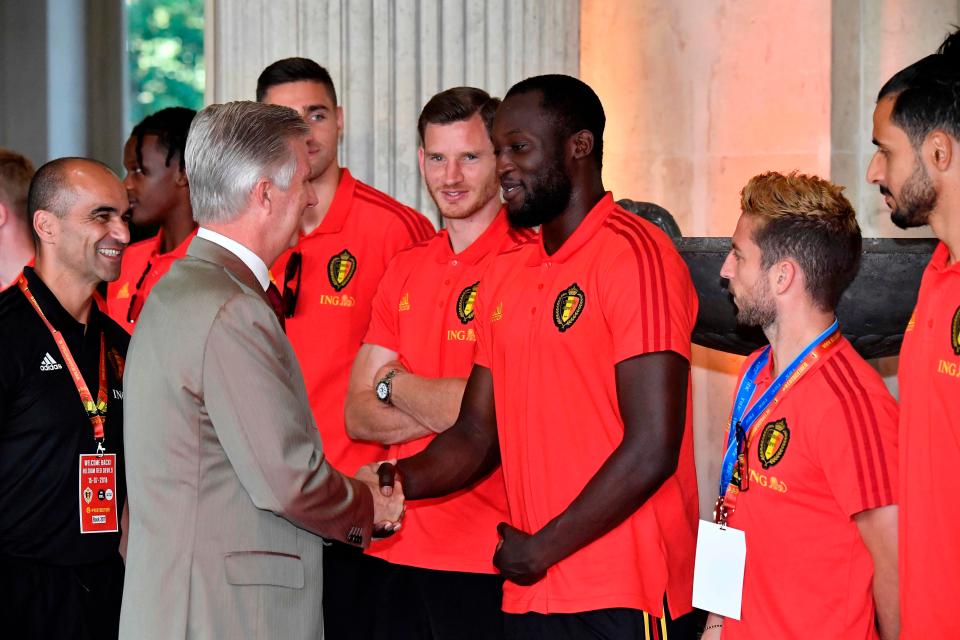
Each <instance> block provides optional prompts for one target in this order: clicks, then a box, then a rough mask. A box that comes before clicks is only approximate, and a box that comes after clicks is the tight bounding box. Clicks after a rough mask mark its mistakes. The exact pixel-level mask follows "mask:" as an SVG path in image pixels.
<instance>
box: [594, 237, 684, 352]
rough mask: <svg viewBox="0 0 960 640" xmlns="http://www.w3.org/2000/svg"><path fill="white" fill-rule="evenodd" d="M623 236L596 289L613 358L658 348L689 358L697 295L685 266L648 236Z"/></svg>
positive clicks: (653, 350) (669, 249) (655, 350)
mask: <svg viewBox="0 0 960 640" xmlns="http://www.w3.org/2000/svg"><path fill="white" fill-rule="evenodd" d="M623 237H624V240H625V242H626V245H627V246H626V247H625V248H624V249H623V250H622V251H620V252H618V254H617V255H615V256H613V260H612V263H611V264H610V265H609V266H608V268H607V269H606V273H605V274H604V275H603V277H602V278H601V282H602V286H601V290H600V304H601V306H602V309H603V314H604V317H605V318H606V321H607V326H608V327H609V328H610V332H611V334H612V335H613V352H614V359H615V361H616V362H622V361H624V360H626V359H628V358H632V357H634V356H638V355H642V354H644V353H654V352H657V351H675V352H676V353H679V354H680V355H682V356H683V357H684V358H686V359H687V360H690V336H691V334H692V333H693V325H694V323H695V321H696V317H697V295H696V292H695V291H694V289H693V283H692V281H691V280H690V273H689V271H688V270H687V265H686V264H685V263H684V262H683V259H682V258H681V257H680V255H679V254H678V253H677V252H676V250H674V249H673V248H672V247H669V248H668V247H665V246H663V245H661V244H658V243H657V242H656V241H655V239H654V237H653V236H652V235H647V236H645V235H644V234H642V233H641V234H637V235H632V234H631V235H630V236H627V235H625V234H624V236H623Z"/></svg>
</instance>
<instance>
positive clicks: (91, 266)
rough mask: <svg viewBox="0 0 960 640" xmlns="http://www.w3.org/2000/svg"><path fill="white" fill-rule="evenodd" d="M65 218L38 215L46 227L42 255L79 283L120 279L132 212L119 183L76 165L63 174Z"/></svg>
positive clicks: (94, 169)
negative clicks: (121, 263)
mask: <svg viewBox="0 0 960 640" xmlns="http://www.w3.org/2000/svg"><path fill="white" fill-rule="evenodd" d="M64 171H65V176H64V178H65V182H66V183H67V186H66V187H65V191H66V193H65V197H64V201H65V204H66V211H65V212H64V214H63V216H62V217H60V216H57V215H54V214H53V213H51V212H43V211H38V212H37V213H36V214H35V215H36V216H42V217H43V218H44V219H45V220H46V223H47V225H48V227H47V228H48V230H49V233H48V234H43V235H42V236H41V238H42V243H41V251H44V252H46V251H50V252H51V253H52V255H53V257H54V259H55V262H56V263H57V264H58V265H59V266H60V267H61V268H64V269H65V270H66V271H69V272H70V274H71V277H75V278H77V279H79V280H81V281H83V282H97V283H99V282H103V281H106V282H112V281H114V280H116V279H117V278H118V277H119V276H120V262H121V260H122V258H123V251H124V249H125V248H126V246H127V244H128V243H129V242H130V230H129V221H130V208H129V204H128V201H127V194H126V191H125V190H124V188H123V184H121V182H120V180H119V179H118V178H117V177H116V176H115V175H113V173H111V172H110V171H108V170H106V169H104V168H102V167H100V166H98V165H95V164H92V163H89V162H77V163H73V164H71V165H70V166H69V167H67V168H66V169H65V170H64Z"/></svg>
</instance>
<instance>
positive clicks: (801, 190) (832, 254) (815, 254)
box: [740, 171, 863, 311]
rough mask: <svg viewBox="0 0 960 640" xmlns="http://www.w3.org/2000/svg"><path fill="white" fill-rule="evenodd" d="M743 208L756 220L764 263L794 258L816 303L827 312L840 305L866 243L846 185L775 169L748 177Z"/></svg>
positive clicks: (755, 234) (742, 194) (742, 195)
mask: <svg viewBox="0 0 960 640" xmlns="http://www.w3.org/2000/svg"><path fill="white" fill-rule="evenodd" d="M740 207H741V209H742V210H743V213H744V215H750V216H754V217H755V218H756V219H757V221H758V224H757V227H756V229H755V230H754V232H753V241H754V242H756V243H757V246H759V247H760V252H761V254H762V258H761V266H762V267H763V268H764V269H765V270H766V269H769V268H770V267H771V266H773V265H774V264H776V263H777V262H779V261H780V260H783V259H784V258H792V259H793V260H796V262H797V264H798V265H799V266H800V269H801V270H802V271H803V274H804V276H805V277H806V286H807V292H808V293H809V294H810V297H811V298H812V299H813V301H814V303H815V304H816V305H817V306H818V307H819V308H820V309H821V310H823V311H833V310H834V309H836V308H837V303H838V302H839V301H840V296H841V294H843V291H844V289H846V288H847V286H848V285H849V284H850V283H851V282H852V281H853V278H854V276H855V275H856V274H857V268H858V266H859V265H860V251H861V248H862V244H863V240H862V238H861V236H860V225H858V224H857V214H856V212H855V211H854V210H853V206H852V205H851V204H850V201H849V200H847V198H846V196H844V195H843V187H840V186H837V185H835V184H833V183H831V182H828V181H827V180H824V179H822V178H818V177H817V176H807V175H803V174H800V173H797V172H796V171H794V172H793V173H790V174H788V175H783V174H780V173H776V172H773V171H771V172H768V173H763V174H760V175H758V176H754V177H753V178H751V179H750V181H749V182H748V183H747V185H746V186H745V187H744V188H743V191H741V192H740Z"/></svg>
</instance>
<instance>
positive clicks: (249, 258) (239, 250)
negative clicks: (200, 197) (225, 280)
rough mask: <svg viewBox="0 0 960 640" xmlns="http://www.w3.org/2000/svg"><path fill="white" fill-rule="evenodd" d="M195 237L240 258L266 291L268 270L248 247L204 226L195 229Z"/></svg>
mask: <svg viewBox="0 0 960 640" xmlns="http://www.w3.org/2000/svg"><path fill="white" fill-rule="evenodd" d="M197 237H198V238H203V239H204V240H209V241H210V242H212V243H214V244H218V245H220V246H221V247H223V248H224V249H226V250H227V251H229V252H230V253H232V254H233V255H235V256H237V257H238V258H240V260H242V261H243V264H245V265H247V267H248V268H249V269H250V271H253V275H255V276H256V277H257V282H259V283H260V286H261V287H263V290H264V291H266V290H267V288H268V287H269V286H270V272H269V271H267V265H266V263H264V261H263V260H261V259H260V256H258V255H257V254H255V253H254V252H253V251H250V249H247V248H246V247H245V246H243V245H242V244H240V243H239V242H237V241H236V240H233V239H232V238H228V237H227V236H225V235H223V234H220V233H217V232H216V231H211V230H210V229H207V228H206V227H200V228H199V229H198V230H197Z"/></svg>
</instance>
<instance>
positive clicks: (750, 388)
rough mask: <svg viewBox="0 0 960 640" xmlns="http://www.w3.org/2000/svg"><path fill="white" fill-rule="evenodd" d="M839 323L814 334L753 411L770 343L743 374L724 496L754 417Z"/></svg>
mask: <svg viewBox="0 0 960 640" xmlns="http://www.w3.org/2000/svg"><path fill="white" fill-rule="evenodd" d="M839 326H840V325H839V323H838V321H837V320H834V321H833V324H831V325H830V326H829V327H827V329H826V330H825V331H824V332H823V333H821V334H820V335H819V336H817V337H816V338H814V340H813V342H811V343H810V344H808V345H807V346H806V347H804V349H803V351H801V352H800V353H799V354H798V355H797V357H796V358H794V359H793V362H791V363H790V365H789V366H788V367H786V368H785V369H784V370H783V371H781V372H780V375H778V376H777V377H776V379H775V380H774V381H773V382H772V383H771V384H770V387H769V388H768V389H767V390H766V391H764V393H763V395H762V396H760V399H759V400H757V401H756V402H755V403H754V405H753V406H752V407H750V411H749V412H748V413H747V414H746V415H744V412H745V411H746V410H747V405H749V403H750V400H752V399H753V394H754V392H755V391H756V389H757V382H756V380H757V375H759V373H760V371H761V370H763V368H764V367H765V366H766V365H767V362H768V361H769V360H770V345H767V346H766V347H765V348H764V350H763V351H762V352H761V353H760V355H759V356H757V359H756V360H754V361H753V364H751V365H750V368H749V369H747V372H746V373H745V374H744V375H743V379H742V380H740V386H739V387H738V388H737V395H736V396H735V400H734V404H733V413H732V414H731V416H730V429H729V431H728V433H727V450H726V451H725V452H724V454H723V463H722V464H721V465H720V495H721V496H723V495H725V494H726V492H727V487H728V486H730V480H731V479H732V478H733V469H734V466H736V462H737V453H738V452H737V449H738V448H739V447H738V444H739V443H738V441H739V440H740V438H744V439H745V438H746V437H747V432H749V430H750V427H751V426H752V425H753V423H754V421H755V420H756V419H757V417H758V416H759V415H760V414H761V413H763V411H764V409H766V408H767V407H768V406H769V405H770V403H771V402H773V399H774V398H775V397H776V395H777V393H778V392H779V391H780V389H781V388H783V385H784V383H786V381H787V380H789V379H790V376H792V375H793V373H794V372H795V371H796V370H797V367H799V366H800V364H801V363H802V362H803V361H804V360H805V359H806V357H807V356H808V355H810V352H811V351H813V350H814V349H816V348H817V346H819V345H820V344H821V343H823V341H824V340H826V339H827V338H828V337H829V336H830V335H832V334H833V332H834V331H836V330H837V327H839Z"/></svg>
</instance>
